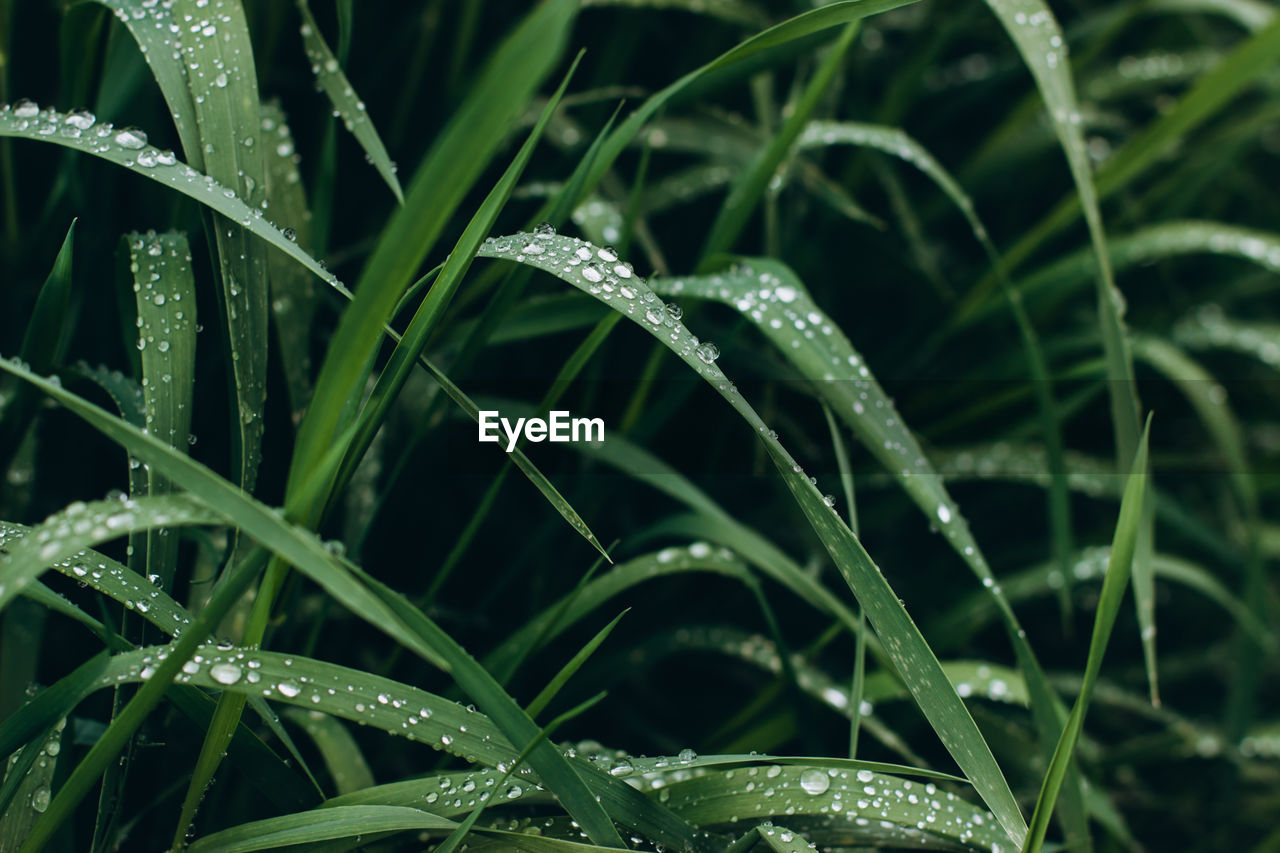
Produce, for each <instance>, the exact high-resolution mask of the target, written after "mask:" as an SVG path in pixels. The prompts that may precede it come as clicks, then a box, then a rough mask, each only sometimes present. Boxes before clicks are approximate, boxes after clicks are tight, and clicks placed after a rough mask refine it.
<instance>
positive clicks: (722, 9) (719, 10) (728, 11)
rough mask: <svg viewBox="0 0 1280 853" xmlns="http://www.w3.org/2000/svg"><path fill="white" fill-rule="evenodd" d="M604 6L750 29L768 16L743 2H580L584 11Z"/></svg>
mask: <svg viewBox="0 0 1280 853" xmlns="http://www.w3.org/2000/svg"><path fill="white" fill-rule="evenodd" d="M606 6H620V7H624V8H636V9H678V10H680V11H683V12H692V13H694V14H698V15H706V16H708V17H712V18H719V19H720V20H722V21H728V22H729V23H731V24H740V25H742V26H744V27H752V28H756V27H763V26H767V25H768V23H769V16H768V15H767V14H765V12H764V11H763V10H762V9H760V8H759V7H757V6H756V5H754V4H752V3H748V2H745V0H582V8H584V9H590V8H601V7H606Z"/></svg>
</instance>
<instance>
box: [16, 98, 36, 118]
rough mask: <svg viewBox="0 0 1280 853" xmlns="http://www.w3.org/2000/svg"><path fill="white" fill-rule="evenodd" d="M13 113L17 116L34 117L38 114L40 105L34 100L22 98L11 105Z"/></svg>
mask: <svg viewBox="0 0 1280 853" xmlns="http://www.w3.org/2000/svg"><path fill="white" fill-rule="evenodd" d="M13 114H14V115H15V116H17V117H18V118H35V117H36V116H38V115H40V105H39V104H37V103H36V102H35V101H32V100H28V99H27V98H23V99H22V100H21V101H18V103H16V104H14V105H13Z"/></svg>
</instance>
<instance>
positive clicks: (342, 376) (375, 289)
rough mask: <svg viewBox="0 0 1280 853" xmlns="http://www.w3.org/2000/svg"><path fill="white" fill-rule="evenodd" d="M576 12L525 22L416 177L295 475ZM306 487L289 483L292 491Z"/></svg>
mask: <svg viewBox="0 0 1280 853" xmlns="http://www.w3.org/2000/svg"><path fill="white" fill-rule="evenodd" d="M575 11H576V0H553V2H548V3H543V4H541V5H540V6H538V7H537V8H536V9H535V10H534V11H533V12H531V13H530V14H529V16H528V17H526V18H525V19H524V20H523V21H521V23H520V24H519V25H518V26H517V27H516V29H515V31H514V32H513V33H512V34H511V35H510V36H508V37H507V39H506V40H505V41H504V42H503V43H502V44H501V45H500V46H499V47H498V48H497V49H496V50H495V52H494V54H493V57H492V58H491V60H490V62H489V64H488V66H487V67H486V69H485V71H484V73H483V74H482V75H481V77H480V79H479V80H477V82H476V83H475V85H474V87H473V92H472V95H471V96H470V97H468V98H467V100H466V102H465V104H464V106H463V107H462V108H461V110H460V111H459V112H458V114H457V115H455V116H454V118H453V119H452V120H451V121H450V123H449V125H448V126H447V127H446V128H445V130H444V131H443V132H442V133H441V135H440V136H439V137H437V139H436V141H435V143H434V144H433V146H432V148H431V151H430V152H429V153H428V154H427V155H426V158H425V159H424V160H423V163H422V165H421V166H420V167H419V168H418V169H417V171H416V172H415V173H414V177H413V180H412V181H411V182H410V184H409V191H408V194H407V196H406V199H405V204H404V206H403V207H402V208H400V209H399V210H398V211H397V212H396V213H395V214H394V215H393V217H392V219H391V221H390V222H389V223H388V224H387V226H386V227H385V228H384V229H383V232H382V237H381V239H380V241H379V244H378V246H377V247H376V248H375V250H374V252H373V255H372V256H371V257H370V258H369V261H368V263H367V264H366V265H365V269H364V272H363V274H362V275H361V278H360V285H359V287H358V288H357V290H358V292H359V293H360V296H359V298H357V299H356V301H355V302H354V303H352V305H351V307H350V308H348V309H347V310H346V311H345V312H344V313H343V316H342V319H341V321H340V322H339V324H338V328H337V330H336V331H335V332H334V335H333V337H332V339H331V341H330V347H329V356H328V357H327V358H326V359H325V362H324V364H323V366H322V367H321V370H320V376H319V378H318V379H317V380H316V394H315V398H314V399H313V403H312V406H311V408H310V409H309V411H308V415H307V417H306V418H305V419H304V420H303V424H302V427H301V429H300V431H299V434H298V442H297V445H296V448H295V452H294V462H293V468H292V470H293V471H294V472H295V476H299V475H298V474H297V472H300V471H301V472H309V471H311V470H313V469H314V467H315V466H316V464H317V463H318V462H319V460H320V459H321V458H322V457H323V456H324V454H325V452H326V450H327V449H328V448H329V446H330V445H331V444H332V443H333V441H334V439H335V438H336V437H337V435H338V434H339V433H340V432H341V430H342V429H343V428H344V427H345V426H346V423H345V422H344V420H343V417H344V416H343V411H344V408H345V407H346V405H347V402H348V401H349V400H351V399H352V398H356V399H358V398H359V396H360V395H362V394H363V392H364V388H365V379H366V378H367V377H368V375H369V371H370V370H371V364H370V359H371V357H372V355H373V354H374V352H375V351H376V349H377V347H378V345H379V341H380V340H381V331H382V327H383V324H384V323H386V322H387V321H388V319H389V318H390V316H391V312H392V309H393V308H394V307H395V306H396V304H397V303H398V301H399V299H400V296H401V294H402V293H403V292H404V289H405V288H406V287H407V286H408V285H409V283H410V282H411V281H412V280H413V277H414V274H415V273H416V272H417V269H418V266H419V265H420V264H421V263H422V260H423V259H424V258H426V256H427V254H428V253H429V252H430V251H431V249H432V248H433V247H434V245H435V241H436V239H437V238H438V237H439V236H440V232H441V231H442V230H443V229H444V227H445V225H446V224H447V223H448V222H449V220H450V218H451V217H452V216H453V215H454V213H455V212H456V210H457V207H458V205H459V204H460V203H461V202H462V199H463V197H464V196H465V194H466V193H467V192H468V191H469V190H470V189H471V186H472V184H473V183H474V182H475V180H476V179H477V178H478V177H479V175H480V173H481V171H482V170H483V169H484V168H485V167H486V165H487V164H488V162H489V159H490V158H491V157H492V156H493V154H494V152H495V151H496V150H497V148H498V145H499V143H500V141H501V139H502V138H503V135H504V132H505V131H506V129H507V128H508V127H510V125H511V123H512V121H513V120H514V119H515V118H516V117H517V116H518V115H519V113H520V111H521V110H523V109H524V107H525V104H526V103H527V102H528V100H529V98H530V97H531V96H532V95H533V93H534V91H536V89H537V87H538V86H539V85H540V83H541V81H542V80H543V79H544V78H545V77H546V75H547V74H549V73H550V71H551V69H552V67H553V66H554V64H555V63H556V61H558V59H559V57H560V54H561V52H562V51H563V46H564V43H565V40H566V38H567V31H568V28H569V26H570V24H571V23H572V21H573V17H574V13H575ZM299 485H300V484H299V483H296V482H291V487H292V488H297V487H298V486H299Z"/></svg>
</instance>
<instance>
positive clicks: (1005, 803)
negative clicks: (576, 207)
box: [481, 234, 1026, 845]
mask: <svg viewBox="0 0 1280 853" xmlns="http://www.w3.org/2000/svg"><path fill="white" fill-rule="evenodd" d="M481 254H484V255H487V256H489V257H498V258H506V259H509V260H514V261H517V262H520V263H524V264H528V265H530V266H534V267H537V268H539V269H543V270H545V271H547V272H550V273H552V274H553V275H555V276H557V277H558V278H561V279H562V280H564V281H566V282H568V283H569V284H572V285H573V286H574V287H577V288H578V289H580V290H584V291H586V292H587V293H590V294H591V295H593V296H596V297H597V298H598V299H600V300H601V301H602V302H604V303H605V304H606V305H608V306H609V307H611V308H613V309H614V310H615V311H619V312H621V313H624V314H626V315H627V316H628V317H629V318H630V319H631V320H632V321H633V322H635V323H636V324H637V325H639V326H641V327H642V328H644V329H645V330H646V331H648V332H649V333H650V334H652V335H654V336H655V337H656V338H657V339H658V340H660V341H662V342H663V344H664V345H666V346H667V347H668V348H670V349H671V350H672V351H674V352H675V353H676V354H677V355H679V356H680V358H681V360H683V361H684V362H685V364H687V365H688V366H689V367H690V368H692V369H693V370H694V371H695V372H696V373H697V374H698V375H700V376H701V377H702V378H703V379H704V380H706V381H707V382H708V383H709V384H710V385H712V387H714V388H715V389H716V390H717V391H718V392H719V393H720V395H721V396H722V397H724V398H725V400H726V401H727V402H728V403H729V404H730V405H731V406H732V407H733V408H734V409H735V411H737V412H738V413H739V414H740V415H741V416H742V417H743V419H744V420H745V421H746V422H747V424H748V425H749V426H750V427H751V428H752V430H753V431H755V432H756V434H757V435H758V436H759V437H760V439H761V440H762V441H763V442H764V446H765V449H766V450H767V451H768V453H769V456H770V458H771V459H772V461H773V462H774V464H775V466H776V467H777V469H778V471H779V473H780V474H781V475H782V479H783V482H785V483H786V485H787V488H788V489H789V490H790V491H791V494H792V496H793V497H794V498H795V500H796V503H797V504H799V506H800V508H801V510H803V512H804V514H805V516H806V518H807V519H808V521H809V524H810V525H811V526H812V527H813V529H814V532H815V533H817V534H818V537H819V539H820V540H821V541H822V543H823V545H824V546H825V547H826V548H827V551H828V553H829V554H830V555H831V557H832V559H833V560H834V561H835V563H836V566H837V567H838V568H839V569H840V572H841V574H842V575H844V577H845V580H846V581H847V582H848V583H849V585H850V587H851V588H852V589H853V591H854V594H855V595H856V596H857V598H858V600H859V602H860V603H861V604H862V606H863V608H864V610H865V611H866V613H867V617H868V619H869V620H870V622H871V624H872V627H874V628H875V630H876V632H877V633H878V634H880V635H882V636H892V637H895V638H896V642H895V643H894V645H893V647H886V651H887V652H888V654H889V656H890V658H891V659H892V660H893V662H894V664H895V666H896V667H897V669H898V672H899V675H901V676H902V678H903V681H904V682H905V683H906V684H907V686H908V688H909V689H910V690H911V693H912V696H913V697H914V698H915V699H916V702H917V704H918V705H919V706H920V709H921V711H922V712H923V713H924V715H925V717H927V718H928V720H929V722H930V724H931V725H932V726H933V727H934V731H935V732H936V733H937V734H938V736H939V738H940V739H941V740H942V743H943V745H944V746H945V747H946V748H947V751H948V752H950V753H951V755H952V757H953V758H954V759H955V760H956V763H957V764H959V766H960V768H961V769H962V770H963V771H964V772H965V774H966V775H967V776H968V778H969V780H970V781H971V782H972V783H973V785H974V787H975V788H976V789H977V791H978V793H979V794H980V795H981V796H982V798H983V799H984V800H985V801H986V802H987V804H988V806H989V807H990V808H991V810H992V812H993V813H994V814H995V815H996V817H997V818H998V819H999V821H1000V823H1001V825H1002V826H1003V827H1004V829H1005V831H1006V832H1007V833H1008V834H1009V836H1010V838H1012V839H1014V841H1015V842H1016V843H1018V844H1019V845H1021V844H1022V842H1023V839H1024V837H1025V834H1026V824H1025V823H1024V822H1023V819H1022V815H1021V814H1020V812H1019V811H1018V806H1017V803H1016V801H1015V800H1014V798H1013V794H1012V793H1011V792H1010V790H1009V787H1008V783H1007V782H1006V781H1005V778H1004V775H1003V773H1002V772H1001V771H1000V768H999V766H998V765H997V764H996V761H995V758H994V757H993V756H992V754H991V750H990V748H989V747H988V746H987V744H986V741H985V740H984V739H983V737H982V734H981V733H980V732H979V731H978V728H977V726H976V724H975V723H974V722H973V718H972V717H970V716H969V712H968V710H967V709H966V708H965V707H964V703H963V702H962V701H961V700H960V697H959V696H958V695H956V692H955V689H954V688H953V687H952V686H951V684H950V683H948V682H947V680H946V676H945V674H944V673H943V671H942V668H941V666H940V665H939V664H938V660H937V658H936V657H935V656H934V655H933V652H932V651H931V650H930V649H929V645H928V643H926V642H925V640H924V638H923V636H921V634H920V631H919V629H918V628H916V626H915V623H914V622H913V621H912V620H911V617H910V616H908V615H907V612H906V610H905V609H904V607H903V605H902V604H901V602H899V600H898V597H897V595H896V594H895V593H894V592H893V590H892V589H891V588H890V587H889V584H888V581H887V580H886V579H885V577H884V575H883V574H881V572H880V570H879V568H878V567H877V566H876V565H875V563H874V562H872V560H871V558H870V556H869V555H868V554H867V552H866V551H865V550H864V549H863V548H862V546H861V544H860V543H859V542H858V540H857V538H856V537H854V536H853V534H852V532H851V531H850V530H849V528H848V527H847V526H846V525H845V524H844V523H843V522H841V521H840V520H839V518H838V517H837V516H836V515H835V514H834V512H833V510H832V509H831V507H830V506H828V505H827V504H826V503H825V502H824V501H823V498H822V495H821V494H820V493H819V492H818V490H817V489H816V488H815V487H814V486H813V485H812V484H811V483H810V482H809V480H808V479H807V478H806V477H805V476H804V472H803V470H802V469H801V467H800V465H799V464H798V463H797V462H796V461H795V460H794V459H793V458H792V457H791V455H790V454H789V453H787V451H786V450H785V449H783V447H782V445H781V444H779V443H778V440H777V438H775V437H774V435H773V434H772V433H771V432H770V430H769V428H768V426H767V425H766V424H765V423H764V422H763V421H762V420H761V419H760V416H759V415H758V414H756V412H755V410H754V409H752V408H751V406H750V405H749V404H748V403H747V402H746V400H745V399H744V398H743V397H742V396H741V395H740V394H739V393H738V391H737V389H736V388H735V387H734V386H733V385H732V383H730V382H729V380H728V379H727V378H726V377H725V375H724V374H723V373H722V372H721V371H720V370H719V368H717V367H716V366H715V363H714V362H715V360H716V358H717V357H718V355H719V351H718V350H717V349H715V347H714V346H711V345H708V344H703V343H701V342H699V341H698V339H697V338H696V337H694V336H693V335H692V334H691V333H690V332H689V331H688V329H686V328H685V327H684V326H683V325H682V324H681V323H680V322H679V319H678V315H674V316H673V314H672V313H670V312H667V311H665V310H664V309H663V307H662V304H661V301H660V300H659V299H658V298H657V296H656V294H655V293H654V292H653V291H652V290H650V289H649V286H648V285H647V284H646V283H645V282H644V281H643V280H641V279H640V278H639V277H637V276H636V275H635V273H634V272H633V271H632V269H631V266H630V265H629V264H627V263H625V262H623V261H621V260H620V259H619V258H618V257H617V256H616V255H614V254H613V253H612V252H610V251H608V250H606V249H598V248H596V247H594V246H591V245H589V244H586V243H583V242H582V241H580V240H574V239H571V238H565V237H559V238H556V237H551V236H549V235H545V234H543V235H533V234H517V235H515V236H513V237H504V238H501V239H498V240H491V241H488V242H487V243H486V244H485V248H484V249H483V250H482V252H481ZM948 512H949V510H948ZM949 518H950V516H949V515H948V517H947V519H944V521H945V520H949Z"/></svg>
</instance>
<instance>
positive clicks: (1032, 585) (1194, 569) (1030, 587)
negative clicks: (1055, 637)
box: [933, 548, 1277, 647]
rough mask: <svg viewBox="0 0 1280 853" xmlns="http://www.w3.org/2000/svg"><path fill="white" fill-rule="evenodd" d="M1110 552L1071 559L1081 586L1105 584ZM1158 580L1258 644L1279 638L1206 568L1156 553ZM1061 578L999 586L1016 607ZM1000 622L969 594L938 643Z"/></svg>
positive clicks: (1023, 575) (1028, 578)
mask: <svg viewBox="0 0 1280 853" xmlns="http://www.w3.org/2000/svg"><path fill="white" fill-rule="evenodd" d="M1109 556H1110V551H1109V549H1107V548H1086V549H1085V550H1083V551H1081V552H1080V553H1079V554H1077V555H1076V557H1075V559H1074V560H1073V561H1072V574H1073V575H1075V581H1076V582H1077V583H1091V582H1094V581H1099V580H1102V579H1103V577H1104V576H1105V575H1106V572H1107V562H1108V559H1109ZM1151 566H1152V568H1153V569H1154V570H1155V576H1156V577H1157V578H1158V579H1160V580H1163V581H1167V582H1169V583H1176V584H1178V585H1180V586H1184V587H1186V588H1187V589H1190V590H1192V591H1194V592H1196V593H1199V594H1200V595H1201V596H1203V597H1204V598H1205V599H1207V600H1209V601H1211V602H1213V603H1214V604H1216V605H1217V606H1218V607H1220V608H1221V609H1222V610H1223V612H1225V613H1226V614H1227V615H1228V616H1230V617H1231V618H1232V619H1233V620H1235V622H1236V623H1237V624H1238V625H1239V626H1240V627H1241V629H1243V630H1244V631H1246V632H1248V633H1249V635H1250V636H1252V637H1253V638H1254V639H1255V640H1256V641H1257V642H1258V643H1259V644H1261V645H1263V646H1268V647H1274V646H1275V645H1276V642H1277V638H1276V636H1275V634H1274V633H1273V632H1272V631H1271V629H1269V628H1267V626H1266V625H1264V624H1263V623H1262V622H1260V621H1258V618H1257V617H1256V616H1255V615H1254V614H1253V613H1252V612H1251V611H1250V610H1249V608H1248V607H1246V606H1245V605H1244V603H1243V602H1241V601H1240V600H1239V599H1238V598H1236V597H1235V596H1234V595H1233V594H1232V593H1231V591H1230V590H1228V589H1227V587H1226V586H1224V585H1223V583H1222V582H1221V581H1219V580H1218V579H1217V578H1216V577H1214V576H1213V574H1212V573H1210V572H1209V571H1208V570H1207V569H1205V568H1204V567H1202V566H1199V565H1196V564H1195V563H1192V562H1189V561H1187V560H1184V559H1181V558H1179V557H1176V556H1173V555H1171V554H1159V553H1158V554H1155V555H1154V556H1153V557H1152V559H1151ZM1061 583H1062V579H1061V578H1059V577H1058V576H1057V568H1056V567H1055V566H1053V565H1042V566H1036V567H1034V568H1030V569H1027V570H1026V571H1024V572H1019V573H1018V574H1016V575H1010V576H1009V577H1007V578H1005V579H1003V580H1002V581H1001V582H1000V586H1002V587H1003V588H1004V593H1005V596H1006V597H1007V598H1008V599H1009V601H1010V602H1011V603H1013V604H1018V603H1020V602H1024V601H1029V600H1031V599H1033V598H1036V597H1037V596H1042V595H1050V594H1052V592H1053V589H1054V587H1056V586H1058V585H1060V584H1061ZM993 618H996V613H995V607H994V606H993V604H992V602H991V600H990V598H988V597H987V596H984V595H978V594H975V595H970V596H966V597H965V598H963V599H961V600H960V601H959V602H957V603H956V605H955V607H953V608H951V609H950V610H949V611H948V612H947V613H946V614H945V615H944V616H943V617H942V618H941V619H939V621H938V622H937V623H936V624H935V625H934V626H933V627H934V629H935V630H934V631H933V633H934V634H936V635H937V636H938V638H939V640H938V642H939V643H940V644H944V645H945V646H946V647H953V646H959V645H962V644H963V643H964V642H965V641H966V640H967V639H968V638H969V637H970V636H972V635H973V634H974V633H976V632H977V631H980V630H981V629H982V627H983V626H984V625H986V624H987V623H988V622H990V621H991V620H992V619H993Z"/></svg>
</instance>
